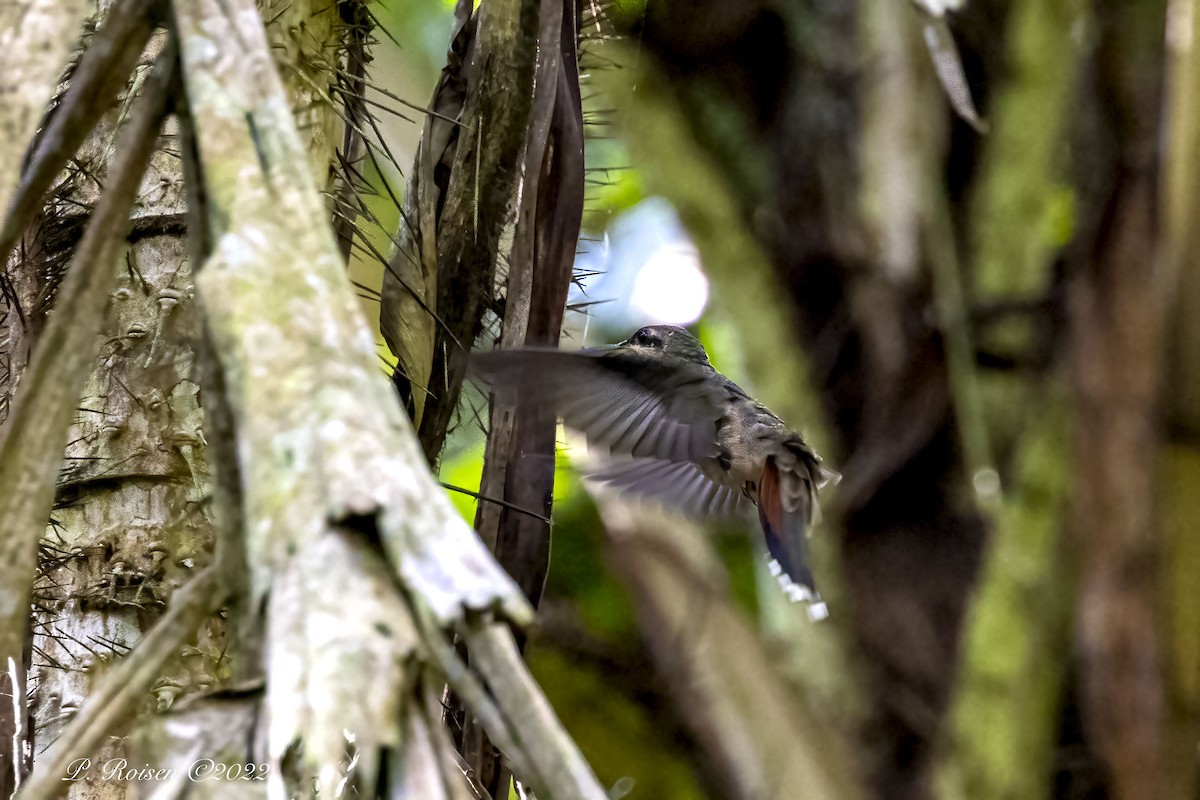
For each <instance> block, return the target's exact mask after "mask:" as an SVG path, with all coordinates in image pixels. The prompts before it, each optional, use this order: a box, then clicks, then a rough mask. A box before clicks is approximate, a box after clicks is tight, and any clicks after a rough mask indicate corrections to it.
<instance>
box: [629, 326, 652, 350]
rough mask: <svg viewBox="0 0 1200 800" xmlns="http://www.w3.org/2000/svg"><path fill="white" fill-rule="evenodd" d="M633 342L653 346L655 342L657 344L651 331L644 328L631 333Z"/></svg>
mask: <svg viewBox="0 0 1200 800" xmlns="http://www.w3.org/2000/svg"><path fill="white" fill-rule="evenodd" d="M633 343H634V344H640V345H642V346H643V347H654V346H655V345H656V344H658V341H657V340H656V339H655V338H654V334H653V333H651V332H650V331H648V330H646V329H645V328H642V329H641V330H640V331H638V332H637V333H635V334H634V335H633Z"/></svg>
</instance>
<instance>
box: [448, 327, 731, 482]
mask: <svg viewBox="0 0 1200 800" xmlns="http://www.w3.org/2000/svg"><path fill="white" fill-rule="evenodd" d="M661 358H662V357H661V356H660V357H651V356H647V355H645V354H642V353H638V352H636V351H630V350H600V351H595V350H584V351H576V352H564V351H562V350H553V349H546V350H540V349H536V348H523V349H520V350H496V351H493V352H489V353H479V354H477V355H475V356H473V357H472V359H471V371H472V373H473V374H474V376H475V377H477V378H479V379H480V380H481V381H482V382H484V383H486V384H488V385H490V386H491V387H492V389H493V390H502V389H510V390H516V391H518V392H519V393H520V394H521V395H522V396H523V397H527V398H530V399H533V400H534V401H535V402H541V403H546V404H547V405H548V406H549V407H550V408H551V409H553V410H554V413H556V414H557V415H559V416H560V417H562V420H563V424H565V425H566V426H567V427H569V428H573V429H574V430H577V431H580V432H581V433H583V434H585V435H586V436H587V440H588V444H589V445H590V446H593V447H596V446H598V447H600V448H601V449H606V450H607V451H608V452H610V453H615V454H619V455H626V456H634V457H638V458H655V459H662V460H665V461H674V462H684V461H692V462H700V461H703V460H704V459H707V458H713V457H715V456H716V455H717V454H718V450H719V449H718V447H717V435H716V434H717V420H719V419H720V417H721V407H720V404H719V403H720V400H721V394H720V392H719V391H718V390H716V389H715V388H713V387H712V386H710V385H709V383H708V381H707V378H708V377H709V374H708V373H707V372H706V371H705V370H709V371H711V367H704V366H701V365H691V364H683V365H681V364H671V365H669V366H668V367H664V364H663V362H662V360H661ZM668 358H669V357H668Z"/></svg>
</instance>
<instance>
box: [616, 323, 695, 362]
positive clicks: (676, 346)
mask: <svg viewBox="0 0 1200 800" xmlns="http://www.w3.org/2000/svg"><path fill="white" fill-rule="evenodd" d="M619 346H623V347H646V348H650V349H652V350H658V351H661V352H662V353H663V354H664V355H669V356H675V357H676V358H682V359H685V360H687V361H697V362H699V363H701V364H707V363H708V353H706V352H704V345H702V344H700V340H699V339H697V338H696V337H695V336H692V335H691V334H690V333H688V332H687V330H686V329H684V328H681V327H679V326H678V325H647V326H646V327H644V328H639V329H638V330H637V332H636V333H634V334H633V335H632V336H630V337H629V338H628V339H626V340H625V341H623V342H621V344H620V345H619Z"/></svg>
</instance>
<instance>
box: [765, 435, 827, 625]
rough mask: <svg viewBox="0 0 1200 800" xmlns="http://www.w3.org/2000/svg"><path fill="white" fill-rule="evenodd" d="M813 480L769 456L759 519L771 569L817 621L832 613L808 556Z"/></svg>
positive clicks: (791, 595) (790, 595) (792, 596)
mask: <svg viewBox="0 0 1200 800" xmlns="http://www.w3.org/2000/svg"><path fill="white" fill-rule="evenodd" d="M814 489H815V487H813V486H812V485H811V480H810V479H807V478H803V477H801V476H799V475H796V474H793V473H790V472H789V473H786V474H784V473H783V472H781V470H780V469H779V466H778V464H776V462H775V458H774V457H771V458H768V459H767V463H766V466H764V467H763V471H762V477H761V479H760V480H759V484H758V520H759V522H760V523H761V524H762V529H763V534H764V535H765V537H766V541H767V551H768V552H769V553H770V554H771V558H772V562H771V572H772V574H774V575H775V576H776V577H777V578H778V579H779V582H780V584H781V585H782V586H783V590H784V592H786V593H787V596H788V597H789V598H790V599H791V600H792V601H794V602H799V601H804V602H807V603H808V613H809V616H810V617H812V618H813V619H814V620H818V619H824V618H825V617H826V616H828V615H829V611H828V609H827V608H826V606H825V603H824V602H823V601H822V600H821V595H820V594H818V592H817V587H816V582H815V581H814V580H813V574H812V567H811V565H810V564H809V557H808V526H809V524H811V522H812V519H813V514H814V512H815V499H816V498H815V491H814Z"/></svg>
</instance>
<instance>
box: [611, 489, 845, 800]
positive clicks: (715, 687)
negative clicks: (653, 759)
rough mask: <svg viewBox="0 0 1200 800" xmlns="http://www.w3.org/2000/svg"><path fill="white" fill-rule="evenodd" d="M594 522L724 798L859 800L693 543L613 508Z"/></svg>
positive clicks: (665, 522)
mask: <svg viewBox="0 0 1200 800" xmlns="http://www.w3.org/2000/svg"><path fill="white" fill-rule="evenodd" d="M601 515H602V517H603V520H604V527H605V534H606V540H605V541H606V545H607V556H608V558H609V559H610V560H611V562H612V563H613V565H614V567H615V569H616V571H617V573H618V575H619V576H620V578H621V580H622V581H623V582H624V583H625V585H626V587H627V589H628V590H629V592H630V594H631V595H632V598H633V601H634V607H635V609H636V613H637V615H638V623H639V626H640V628H641V630H642V638H643V641H644V642H645V644H646V646H647V647H648V648H649V651H650V655H651V658H652V659H653V661H654V662H655V665H656V667H657V669H658V671H659V673H660V674H661V675H662V677H663V679H664V680H665V681H666V682H667V685H668V686H669V687H670V691H671V694H672V698H673V700H674V703H675V708H676V713H677V714H678V715H679V717H680V718H681V720H682V721H683V723H684V725H685V726H686V727H687V728H688V729H689V730H690V732H691V734H692V736H693V737H695V739H696V740H697V742H698V743H699V744H700V746H701V748H703V750H704V751H705V753H706V755H707V758H708V760H709V761H710V762H711V763H712V764H713V768H714V769H713V771H714V773H715V774H716V775H717V777H718V779H719V780H721V781H722V783H723V786H722V789H723V792H722V796H723V797H727V798H730V800H751V799H752V798H753V799H754V800H765V799H769V798H791V797H804V798H812V799H813V800H819V799H820V798H852V797H859V796H861V794H862V787H861V786H859V785H858V784H857V783H856V782H855V780H854V779H853V777H852V773H851V772H850V765H851V761H850V759H849V751H848V750H847V749H846V743H845V742H843V741H842V740H841V739H840V738H839V735H838V733H837V732H835V731H833V730H831V729H829V728H828V727H827V726H825V725H822V724H821V723H820V722H819V721H818V720H816V719H814V718H813V716H812V714H811V713H810V712H809V711H808V710H807V709H806V707H805V705H804V704H803V703H802V702H798V701H797V700H796V698H794V697H793V696H792V695H791V690H790V688H789V686H788V684H787V682H786V681H785V680H784V678H783V677H782V676H781V675H780V674H779V672H778V671H777V670H776V668H775V666H774V664H773V659H772V658H771V656H770V654H769V653H768V652H767V651H766V650H765V649H764V647H763V645H762V642H761V640H760V639H759V637H758V636H757V635H756V633H755V632H754V629H753V626H752V624H751V623H750V622H749V620H747V619H746V618H745V617H744V616H743V615H742V614H741V613H740V612H739V611H737V610H736V609H735V608H734V607H733V605H732V604H731V602H730V600H729V597H728V594H727V592H726V590H725V588H724V586H723V577H722V575H721V573H720V568H719V566H717V561H716V556H715V555H714V554H713V553H712V551H711V549H710V547H709V546H708V544H707V542H706V541H705V539H704V538H703V536H702V535H701V534H700V532H699V531H697V530H695V529H694V528H692V527H691V526H689V525H687V524H686V523H684V522H683V521H682V520H681V519H679V518H676V517H671V518H669V519H668V518H664V517H662V516H661V515H653V516H652V515H651V514H649V513H644V512H638V511H635V509H634V508H633V507H632V506H629V505H626V504H624V503H622V502H621V501H619V500H616V499H615V498H612V499H605V500H604V501H603V502H602V504H601Z"/></svg>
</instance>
